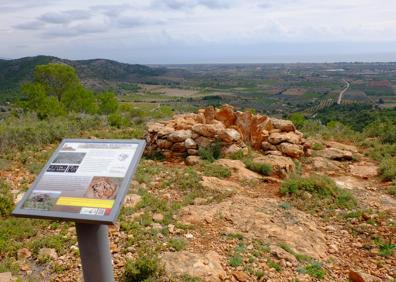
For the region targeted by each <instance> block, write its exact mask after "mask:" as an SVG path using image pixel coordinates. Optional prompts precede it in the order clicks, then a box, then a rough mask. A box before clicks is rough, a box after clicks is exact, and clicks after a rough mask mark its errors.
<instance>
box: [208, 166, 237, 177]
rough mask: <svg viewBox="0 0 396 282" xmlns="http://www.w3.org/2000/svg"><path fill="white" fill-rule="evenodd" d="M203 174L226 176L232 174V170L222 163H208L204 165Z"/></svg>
mask: <svg viewBox="0 0 396 282" xmlns="http://www.w3.org/2000/svg"><path fill="white" fill-rule="evenodd" d="M203 174H204V175H205V176H214V177H218V178H226V177H229V176H231V171H230V169H229V168H227V167H224V166H222V165H218V164H213V163H206V164H204V165H203Z"/></svg>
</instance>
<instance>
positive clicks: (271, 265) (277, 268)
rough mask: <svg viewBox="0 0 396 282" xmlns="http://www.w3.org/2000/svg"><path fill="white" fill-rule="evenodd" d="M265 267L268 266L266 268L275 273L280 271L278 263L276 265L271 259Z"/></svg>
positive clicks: (280, 267)
mask: <svg viewBox="0 0 396 282" xmlns="http://www.w3.org/2000/svg"><path fill="white" fill-rule="evenodd" d="M267 265H268V267H270V268H273V269H275V270H276V271H277V272H281V271H282V266H281V265H280V264H279V263H277V262H275V261H273V260H271V259H270V260H268V261H267Z"/></svg>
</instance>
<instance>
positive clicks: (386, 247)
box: [374, 238, 396, 257]
mask: <svg viewBox="0 0 396 282" xmlns="http://www.w3.org/2000/svg"><path fill="white" fill-rule="evenodd" d="M374 242H375V244H376V245H377V246H378V249H379V254H380V255H381V256H384V257H388V256H391V255H392V254H393V251H394V250H395V249H396V244H392V241H391V239H389V241H387V242H385V241H384V240H383V239H381V238H376V239H375V240H374Z"/></svg>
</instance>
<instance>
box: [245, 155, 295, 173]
mask: <svg viewBox="0 0 396 282" xmlns="http://www.w3.org/2000/svg"><path fill="white" fill-rule="evenodd" d="M253 161H254V162H255V163H263V164H269V165H271V166H272V173H273V174H275V175H277V176H279V177H286V176H287V175H288V174H290V173H291V172H293V171H294V170H295V164H294V162H293V160H292V159H291V158H288V157H284V156H277V155H272V154H270V155H265V156H260V157H257V158H254V159H253Z"/></svg>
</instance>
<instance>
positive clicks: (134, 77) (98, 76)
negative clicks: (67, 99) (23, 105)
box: [0, 56, 167, 101]
mask: <svg viewBox="0 0 396 282" xmlns="http://www.w3.org/2000/svg"><path fill="white" fill-rule="evenodd" d="M48 63H64V64H68V65H71V66H73V67H74V68H75V69H76V71H77V73H78V76H79V77H80V79H81V81H82V83H83V84H84V85H85V86H87V87H89V88H91V89H94V90H105V89H112V88H114V87H116V85H117V83H118V82H150V81H151V80H152V81H156V79H158V77H159V76H160V75H162V74H164V73H166V71H167V70H166V69H165V68H160V67H156V68H154V67H148V66H144V65H137V64H125V63H119V62H116V61H112V60H106V59H92V60H65V59H61V58H57V57H51V56H35V57H25V58H20V59H15V60H3V59H0V101H5V100H14V99H15V98H17V97H19V96H20V93H19V88H20V85H21V83H23V82H25V81H28V80H30V79H32V75H33V71H34V68H35V67H36V66H37V65H41V64H48Z"/></svg>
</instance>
